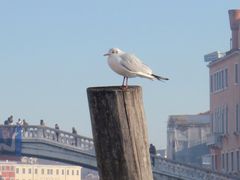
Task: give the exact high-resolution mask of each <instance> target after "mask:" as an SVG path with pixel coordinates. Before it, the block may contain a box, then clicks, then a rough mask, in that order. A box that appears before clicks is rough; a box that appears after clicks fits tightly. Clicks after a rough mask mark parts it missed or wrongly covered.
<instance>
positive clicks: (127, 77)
mask: <svg viewBox="0 0 240 180" xmlns="http://www.w3.org/2000/svg"><path fill="white" fill-rule="evenodd" d="M127 88H128V77H126V89H127Z"/></svg>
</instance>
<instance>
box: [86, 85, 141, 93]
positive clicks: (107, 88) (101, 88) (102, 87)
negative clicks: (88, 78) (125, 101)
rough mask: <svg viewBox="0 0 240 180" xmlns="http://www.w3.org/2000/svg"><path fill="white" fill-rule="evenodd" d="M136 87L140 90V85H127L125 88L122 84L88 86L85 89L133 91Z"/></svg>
mask: <svg viewBox="0 0 240 180" xmlns="http://www.w3.org/2000/svg"><path fill="white" fill-rule="evenodd" d="M136 89H139V90H141V89H142V88H141V86H128V87H127V88H125V89H124V88H123V87H122V86H100V87H89V88H87V91H125V92H128V91H134V90H136Z"/></svg>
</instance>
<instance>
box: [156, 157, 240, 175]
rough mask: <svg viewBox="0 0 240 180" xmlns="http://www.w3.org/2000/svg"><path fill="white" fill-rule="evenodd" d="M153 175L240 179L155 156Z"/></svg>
mask: <svg viewBox="0 0 240 180" xmlns="http://www.w3.org/2000/svg"><path fill="white" fill-rule="evenodd" d="M153 173H155V174H166V175H169V176H173V177H177V178H180V179H187V180H210V179H211V180H230V179H240V178H238V177H233V176H229V175H226V174H221V173H216V172H214V171H211V170H208V169H204V168H200V167H194V166H192V165H186V164H182V163H178V162H175V161H171V160H168V159H165V158H162V157H157V156H155V165H154V166H153Z"/></svg>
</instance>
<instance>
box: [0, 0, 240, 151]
mask: <svg viewBox="0 0 240 180" xmlns="http://www.w3.org/2000/svg"><path fill="white" fill-rule="evenodd" d="M237 8H239V1H236V0H231V1H229V0H221V1H219V0H211V1H206V0H204V1H190V0H186V1H171V0H170V1H163V0H152V1H137V0H131V1H127V0H122V1H109V0H108V1H77V0H75V1H74V0H72V1H62V0H51V1H47V0H41V1H30V0H29V1H26V0H21V1H0V27H1V28H0V42H1V43H0V84H1V88H0V121H1V122H3V121H4V120H5V119H6V118H7V117H8V116H9V115H11V114H12V115H13V116H14V118H15V120H17V118H22V119H26V120H27V121H28V122H29V124H39V121H40V119H44V120H45V122H46V124H47V125H49V126H50V127H53V126H54V124H55V123H58V124H59V126H60V128H61V129H63V130H67V131H71V128H72V127H73V126H75V127H76V129H77V131H78V133H80V134H81V135H84V136H90V137H91V136H92V134H91V123H90V116H89V110H88V102H87V95H86V88H88V87H92V86H112V85H120V84H121V82H122V77H120V76H118V75H117V74H115V73H114V72H112V71H111V70H110V68H109V67H108V65H107V61H106V57H104V56H103V54H104V53H106V52H107V51H108V49H109V48H111V47H119V48H120V49H122V50H124V51H127V52H132V53H134V54H136V55H137V56H138V57H139V58H140V59H142V61H144V63H145V64H148V65H149V66H150V67H151V68H152V69H153V71H154V72H155V74H159V75H163V76H167V77H169V78H170V79H171V80H170V81H168V82H166V83H161V82H158V81H149V80H147V79H141V78H135V79H130V80H129V84H131V85H140V86H142V88H143V98H144V106H145V113H146V118H147V124H148V131H149V141H150V142H151V143H154V144H155V145H156V146H157V148H164V147H166V131H167V129H166V125H167V120H168V116H169V115H176V114H196V113H199V112H204V111H207V110H208V109H209V92H208V91H209V83H208V68H207V67H206V65H207V64H206V63H205V62H204V60H203V56H204V55H205V54H207V53H210V52H213V51H215V50H220V51H227V50H229V47H230V41H229V39H230V37H231V31H230V28H229V19H228V10H229V9H237Z"/></svg>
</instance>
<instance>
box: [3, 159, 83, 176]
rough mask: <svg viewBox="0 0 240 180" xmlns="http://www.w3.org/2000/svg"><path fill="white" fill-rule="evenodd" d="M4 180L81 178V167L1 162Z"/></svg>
mask: <svg viewBox="0 0 240 180" xmlns="http://www.w3.org/2000/svg"><path fill="white" fill-rule="evenodd" d="M0 175H1V176H2V178H3V179H4V180H81V167H80V166H70V165H44V164H24V163H19V162H0Z"/></svg>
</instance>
